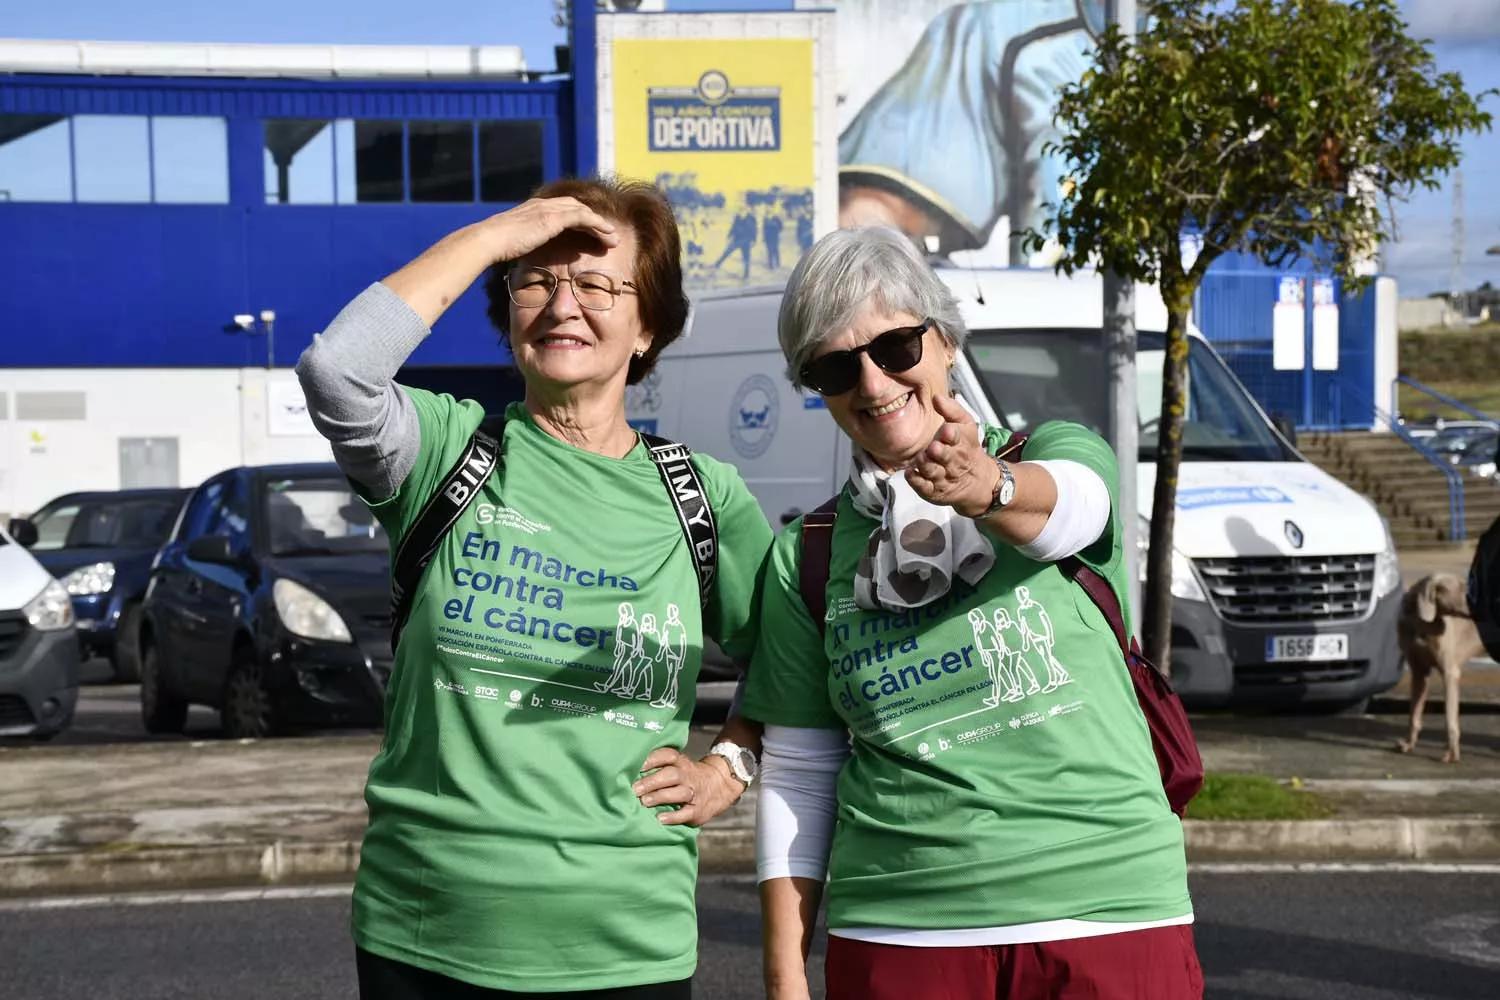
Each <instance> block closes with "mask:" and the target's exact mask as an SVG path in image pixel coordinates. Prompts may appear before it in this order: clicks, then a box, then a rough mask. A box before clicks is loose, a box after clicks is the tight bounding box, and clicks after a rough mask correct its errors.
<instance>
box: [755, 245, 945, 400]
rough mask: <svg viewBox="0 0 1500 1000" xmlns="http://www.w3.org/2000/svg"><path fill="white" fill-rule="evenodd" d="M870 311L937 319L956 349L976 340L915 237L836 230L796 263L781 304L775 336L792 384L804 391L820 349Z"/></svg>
mask: <svg viewBox="0 0 1500 1000" xmlns="http://www.w3.org/2000/svg"><path fill="white" fill-rule="evenodd" d="M866 306H874V307H876V308H878V309H879V310H881V311H882V312H887V313H895V312H904V313H910V314H911V315H913V316H916V317H917V318H918V319H922V318H925V317H931V318H932V319H933V320H934V321H935V322H936V324H937V328H938V331H939V332H940V333H942V335H943V336H944V337H946V338H947V340H948V343H950V344H952V345H953V346H954V347H955V348H957V347H962V346H963V342H964V339H965V338H966V337H968V335H969V330H968V327H966V326H965V325H964V321H963V317H962V316H960V315H959V312H958V300H957V299H956V298H954V296H953V293H952V292H951V291H949V290H948V286H947V285H945V284H943V281H942V279H941V278H939V277H938V276H937V274H936V273H934V271H933V270H932V267H931V266H930V265H929V264H928V263H927V261H926V259H925V258H924V257H923V256H922V253H921V251H919V250H918V249H917V246H916V244H915V243H913V242H912V240H911V238H910V237H908V236H907V235H905V234H904V233H902V232H901V231H900V230H897V229H893V228H891V227H890V226H864V227H860V228H854V229H835V230H834V231H833V232H831V233H829V234H828V235H826V236H824V237H823V238H822V239H820V240H818V242H817V243H816V244H814V246H813V248H812V249H811V250H809V251H808V252H807V253H806V254H804V255H803V257H802V259H801V260H800V261H798V262H797V266H796V267H795V268H793V269H792V276H791V277H790V278H788V279H787V283H786V293H785V294H784V295H783V297H782V299H781V313H780V315H779V316H778V317H777V320H776V334H777V337H778V338H779V339H780V341H781V353H782V354H784V355H785V356H786V362H787V370H786V374H787V378H788V379H790V380H791V383H792V385H794V386H796V387H798V388H799V389H800V388H801V387H802V377H801V371H802V366H803V365H805V364H806V363H807V362H808V359H810V358H811V357H812V355H813V352H814V351H816V350H817V348H818V345H819V344H821V343H822V342H823V341H824V340H826V339H828V338H829V337H830V336H832V335H833V334H835V333H837V332H838V331H840V330H842V329H844V328H846V327H847V326H849V324H850V323H852V322H854V318H855V316H856V315H858V313H859V311H860V310H861V309H863V308H865V307H866Z"/></svg>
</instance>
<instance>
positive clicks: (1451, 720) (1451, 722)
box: [1443, 663, 1463, 764]
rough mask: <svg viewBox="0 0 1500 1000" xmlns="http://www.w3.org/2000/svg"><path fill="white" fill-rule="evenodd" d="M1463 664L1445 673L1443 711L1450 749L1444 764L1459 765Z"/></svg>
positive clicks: (1444, 754)
mask: <svg viewBox="0 0 1500 1000" xmlns="http://www.w3.org/2000/svg"><path fill="white" fill-rule="evenodd" d="M1462 670H1463V666H1462V664H1457V663H1455V664H1451V665H1449V667H1448V668H1447V669H1446V670H1444V671H1443V710H1444V714H1445V715H1446V716H1447V720H1448V749H1447V750H1446V751H1444V753H1443V763H1444V764H1457V763H1458V703H1459V695H1460V694H1461V692H1460V690H1459V673H1460V671H1462Z"/></svg>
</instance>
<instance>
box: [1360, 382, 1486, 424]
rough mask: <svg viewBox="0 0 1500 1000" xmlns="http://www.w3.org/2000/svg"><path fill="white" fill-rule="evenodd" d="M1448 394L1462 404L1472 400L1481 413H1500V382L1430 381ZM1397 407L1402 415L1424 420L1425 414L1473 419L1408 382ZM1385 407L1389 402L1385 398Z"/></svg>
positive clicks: (1473, 405)
mask: <svg viewBox="0 0 1500 1000" xmlns="http://www.w3.org/2000/svg"><path fill="white" fill-rule="evenodd" d="M1427 385H1429V386H1430V387H1431V388H1433V389H1436V390H1437V391H1438V392H1441V393H1442V394H1443V395H1445V396H1451V397H1453V398H1454V399H1456V400H1458V401H1459V402H1462V403H1468V404H1469V405H1470V406H1472V407H1473V408H1474V409H1476V410H1478V411H1479V412H1480V413H1487V414H1490V415H1492V416H1500V381H1495V380H1492V381H1485V382H1473V381H1468V382H1454V381H1436V382H1429V383H1427ZM1397 391H1398V393H1399V395H1398V402H1397V404H1396V405H1397V406H1399V407H1400V408H1401V415H1402V416H1404V417H1407V418H1410V419H1417V420H1420V419H1422V418H1424V417H1428V416H1433V417H1442V418H1443V419H1445V420H1473V419H1474V418H1473V416H1471V415H1470V414H1468V413H1464V412H1462V411H1459V410H1455V409H1454V408H1453V407H1451V406H1446V405H1444V404H1442V403H1440V402H1438V401H1437V400H1435V399H1433V398H1432V397H1431V396H1429V395H1427V394H1426V393H1425V392H1421V391H1419V390H1417V389H1414V388H1412V387H1411V386H1409V385H1407V384H1406V383H1404V382H1403V383H1401V384H1400V386H1399V388H1398V390H1397ZM1381 405H1382V406H1386V405H1389V404H1388V403H1387V402H1385V401H1382V402H1381Z"/></svg>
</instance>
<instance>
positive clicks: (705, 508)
mask: <svg viewBox="0 0 1500 1000" xmlns="http://www.w3.org/2000/svg"><path fill="white" fill-rule="evenodd" d="M638 433H639V434H640V435H641V440H642V441H644V442H646V450H647V451H648V452H649V453H650V455H651V461H653V462H655V463H656V471H657V472H658V473H659V474H660V475H661V481H662V483H663V484H664V485H665V486H666V488H667V496H668V497H670V498H671V500H672V506H673V507H674V508H675V509H676V511H677V521H678V523H679V524H681V525H682V533H683V534H684V535H686V536H687V543H688V551H689V552H690V553H691V554H692V557H693V570H694V571H695V572H696V573H697V574H698V598H699V600H700V601H701V602H702V604H703V607H705V608H707V607H708V599H709V597H710V596H712V594H713V591H714V577H715V576H717V575H718V572H719V528H718V525H717V524H716V523H715V522H714V510H713V506H712V505H711V504H710V503H709V502H708V491H707V490H705V489H704V488H703V480H702V479H700V478H699V476H698V470H697V469H696V468H695V467H694V466H693V453H692V451H691V450H690V449H689V448H688V446H687V445H685V444H679V443H677V442H676V441H668V440H667V439H666V438H664V437H657V436H656V435H655V434H647V433H646V432H645V431H640V432H638Z"/></svg>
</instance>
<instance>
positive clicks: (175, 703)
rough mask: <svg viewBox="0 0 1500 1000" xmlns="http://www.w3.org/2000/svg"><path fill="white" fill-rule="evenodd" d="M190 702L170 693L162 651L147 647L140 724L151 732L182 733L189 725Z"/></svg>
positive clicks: (143, 662)
mask: <svg viewBox="0 0 1500 1000" xmlns="http://www.w3.org/2000/svg"><path fill="white" fill-rule="evenodd" d="M187 714H188V703H187V702H186V701H184V700H183V699H181V698H179V697H177V696H176V695H174V694H172V692H170V691H168V690H167V683H166V679H165V678H163V677H162V671H161V652H160V651H159V650H158V649H157V648H156V646H154V645H151V646H147V647H146V652H145V655H144V656H143V657H141V722H142V723H143V724H144V725H145V726H146V732H148V733H156V734H163V733H180V732H182V727H183V726H185V725H187Z"/></svg>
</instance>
